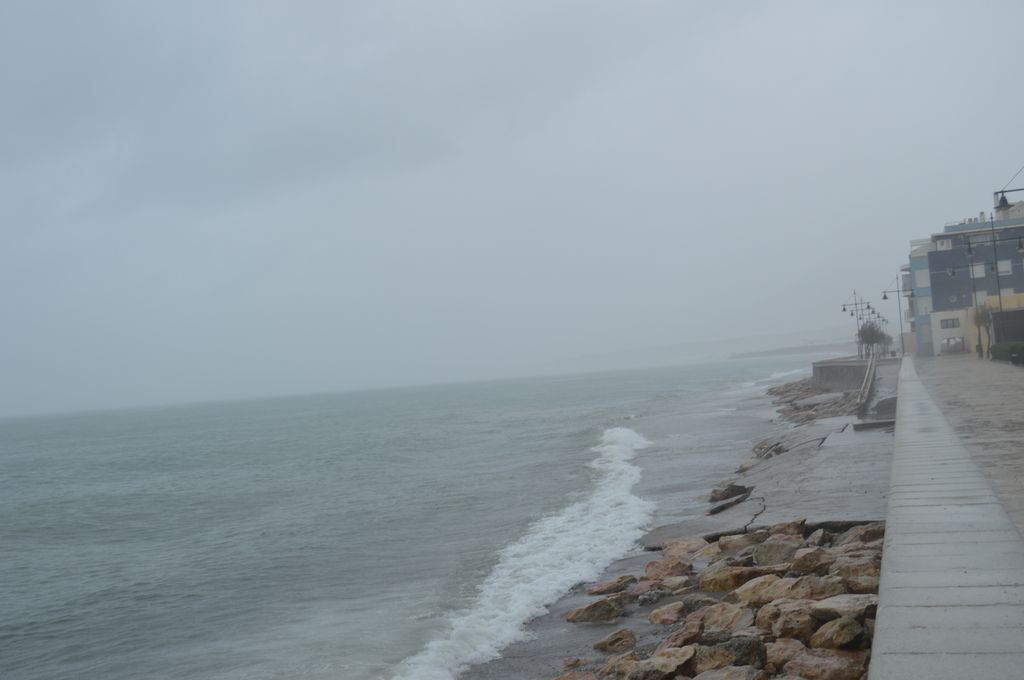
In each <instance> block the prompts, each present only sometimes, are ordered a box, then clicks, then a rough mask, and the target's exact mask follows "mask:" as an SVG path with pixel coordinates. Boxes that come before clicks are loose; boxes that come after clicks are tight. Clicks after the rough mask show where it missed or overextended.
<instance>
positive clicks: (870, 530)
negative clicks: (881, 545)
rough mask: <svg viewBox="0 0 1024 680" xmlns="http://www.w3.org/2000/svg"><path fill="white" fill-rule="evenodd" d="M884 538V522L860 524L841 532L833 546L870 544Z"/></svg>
mask: <svg viewBox="0 0 1024 680" xmlns="http://www.w3.org/2000/svg"><path fill="white" fill-rule="evenodd" d="M884 536H885V522H871V523H870V524H860V525H858V526H855V527H853V528H851V529H848V530H846V531H845V532H843V533H842V534H841V535H840V536H839V537H838V538H836V540H835V541H833V545H846V544H847V543H870V542H871V541H877V540H878V539H880V538H882V537H884Z"/></svg>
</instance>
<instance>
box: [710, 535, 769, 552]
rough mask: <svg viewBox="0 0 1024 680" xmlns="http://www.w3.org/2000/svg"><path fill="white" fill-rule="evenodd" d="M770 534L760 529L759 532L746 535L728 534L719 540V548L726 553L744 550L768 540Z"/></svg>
mask: <svg viewBox="0 0 1024 680" xmlns="http://www.w3.org/2000/svg"><path fill="white" fill-rule="evenodd" d="M769 535H770V534H769V533H768V531H767V530H765V529H759V530H757V531H750V532H748V533H745V534H728V535H726V536H721V537H719V539H718V547H719V548H721V549H722V550H724V551H726V552H736V551H738V550H743V549H744V548H746V547H747V546H748V545H754V544H755V543H760V542H761V541H763V540H764V539H766V538H768V536H769Z"/></svg>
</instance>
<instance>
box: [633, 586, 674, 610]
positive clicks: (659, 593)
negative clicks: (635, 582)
mask: <svg viewBox="0 0 1024 680" xmlns="http://www.w3.org/2000/svg"><path fill="white" fill-rule="evenodd" d="M673 595H675V593H673V592H672V591H671V590H663V589H660V588H659V589H658V590H648V591H647V592H646V593H641V595H640V597H638V598H637V599H636V601H637V604H639V605H640V606H641V607H644V606H647V605H651V604H654V603H655V602H657V601H659V600H663V599H665V598H666V597H672V596H673Z"/></svg>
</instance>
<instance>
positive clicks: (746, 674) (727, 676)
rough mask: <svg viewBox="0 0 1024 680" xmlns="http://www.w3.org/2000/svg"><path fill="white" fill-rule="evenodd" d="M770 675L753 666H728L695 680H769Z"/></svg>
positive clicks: (705, 673)
mask: <svg viewBox="0 0 1024 680" xmlns="http://www.w3.org/2000/svg"><path fill="white" fill-rule="evenodd" d="M768 677H769V676H768V674H767V673H766V672H764V671H762V670H758V669H757V668H754V667H753V666H726V667H725V668H716V669H714V670H711V671H704V672H703V673H701V674H700V675H695V676H694V677H693V680H767V678H768Z"/></svg>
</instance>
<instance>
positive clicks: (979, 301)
mask: <svg viewBox="0 0 1024 680" xmlns="http://www.w3.org/2000/svg"><path fill="white" fill-rule="evenodd" d="M985 300H988V293H987V292H986V291H984V290H979V291H977V292H975V293H974V300H973V301H974V304H975V306H977V307H980V306H982V305H983V304H985Z"/></svg>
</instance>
